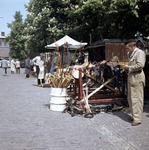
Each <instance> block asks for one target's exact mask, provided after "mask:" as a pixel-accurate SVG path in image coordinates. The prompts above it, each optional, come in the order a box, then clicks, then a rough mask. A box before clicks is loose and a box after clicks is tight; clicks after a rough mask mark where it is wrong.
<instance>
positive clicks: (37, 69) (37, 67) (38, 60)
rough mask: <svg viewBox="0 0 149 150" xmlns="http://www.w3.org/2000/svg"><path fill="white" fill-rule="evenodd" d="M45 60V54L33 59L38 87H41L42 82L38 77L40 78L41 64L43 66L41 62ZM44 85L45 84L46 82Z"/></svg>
mask: <svg viewBox="0 0 149 150" xmlns="http://www.w3.org/2000/svg"><path fill="white" fill-rule="evenodd" d="M43 58H44V54H43V53H41V54H40V56H36V57H35V58H33V59H32V61H33V63H34V66H36V75H37V84H38V86H41V82H40V79H38V76H39V64H41V60H43ZM42 83H44V80H43V82H42Z"/></svg>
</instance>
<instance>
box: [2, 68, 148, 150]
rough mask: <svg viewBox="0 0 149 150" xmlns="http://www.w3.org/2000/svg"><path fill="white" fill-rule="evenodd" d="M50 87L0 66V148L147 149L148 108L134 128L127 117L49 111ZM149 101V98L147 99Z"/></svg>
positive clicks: (49, 149)
mask: <svg viewBox="0 0 149 150" xmlns="http://www.w3.org/2000/svg"><path fill="white" fill-rule="evenodd" d="M49 100H50V88H49V87H45V88H41V87H38V86H37V85H36V78H35V77H31V79H30V80H26V79H25V75H24V69H21V74H10V69H9V70H8V75H7V76H6V77H4V76H3V70H2V69H1V68H0V150H76V149H77V150H149V117H147V116H146V115H148V114H149V104H147V105H146V107H145V109H144V113H143V123H142V124H141V125H140V126H137V127H132V126H131V124H130V123H129V122H127V117H128V114H127V113H124V112H121V111H119V112H113V113H112V114H107V113H104V114H97V115H95V116H94V118H92V119H87V118H83V117H82V116H75V117H71V116H70V115H69V114H68V113H65V114H62V113H61V112H52V111H50V110H49ZM146 102H147V103H149V100H147V101H146Z"/></svg>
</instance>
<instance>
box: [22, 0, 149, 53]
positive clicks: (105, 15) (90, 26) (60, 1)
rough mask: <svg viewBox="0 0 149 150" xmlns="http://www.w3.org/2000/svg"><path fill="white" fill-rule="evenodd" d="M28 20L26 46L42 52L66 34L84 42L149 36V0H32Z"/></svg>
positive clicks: (26, 22) (28, 8) (25, 35)
mask: <svg viewBox="0 0 149 150" xmlns="http://www.w3.org/2000/svg"><path fill="white" fill-rule="evenodd" d="M26 8H27V10H28V14H27V18H26V20H25V30H24V39H26V48H27V49H29V50H31V51H34V52H37V53H40V52H45V51H47V50H45V48H44V47H45V46H46V45H47V44H51V43H52V42H54V38H55V39H56V40H58V39H60V38H61V37H63V36H64V35H66V34H67V35H69V36H71V37H72V38H74V39H76V40H78V41H81V40H83V41H84V42H88V43H89V41H90V35H91V36H92V41H96V40H100V39H102V38H103V39H104V38H121V39H124V38H126V39H129V38H134V35H135V33H136V32H137V31H139V32H141V33H142V34H143V35H144V36H148V35H149V30H148V26H149V11H148V8H149V0H143V1H142V0H32V1H31V2H30V3H29V5H28V6H26Z"/></svg>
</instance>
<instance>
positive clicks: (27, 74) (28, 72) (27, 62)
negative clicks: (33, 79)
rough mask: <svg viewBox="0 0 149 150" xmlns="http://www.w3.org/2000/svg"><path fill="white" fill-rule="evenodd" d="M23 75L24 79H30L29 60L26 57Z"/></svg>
mask: <svg viewBox="0 0 149 150" xmlns="http://www.w3.org/2000/svg"><path fill="white" fill-rule="evenodd" d="M25 74H26V79H30V77H29V75H30V58H29V57H27V59H26V60H25Z"/></svg>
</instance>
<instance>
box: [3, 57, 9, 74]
mask: <svg viewBox="0 0 149 150" xmlns="http://www.w3.org/2000/svg"><path fill="white" fill-rule="evenodd" d="M2 68H3V70H4V76H5V75H6V74H7V68H8V61H7V60H6V59H5V57H4V59H3V60H2Z"/></svg>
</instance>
